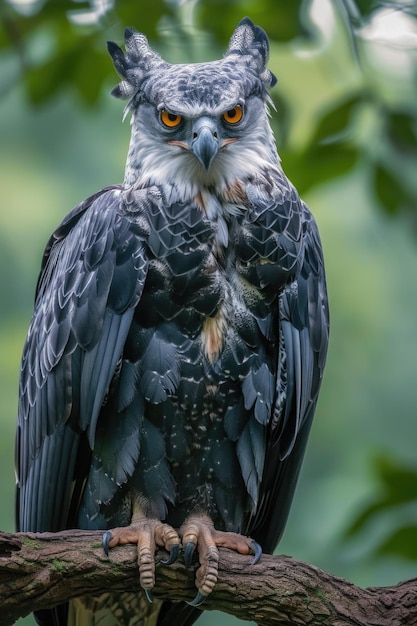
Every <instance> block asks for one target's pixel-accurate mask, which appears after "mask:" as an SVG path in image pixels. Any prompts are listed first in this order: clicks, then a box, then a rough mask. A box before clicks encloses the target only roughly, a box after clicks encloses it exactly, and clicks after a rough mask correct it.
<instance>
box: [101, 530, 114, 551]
mask: <svg viewBox="0 0 417 626" xmlns="http://www.w3.org/2000/svg"><path fill="white" fill-rule="evenodd" d="M112 537H113V535H112V532H111V530H106V532H105V533H104V534H103V539H102V540H101V544H102V546H103V550H104V552H105V553H106V556H109V543H110V541H111V538H112Z"/></svg>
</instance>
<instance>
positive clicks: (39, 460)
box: [16, 187, 147, 531]
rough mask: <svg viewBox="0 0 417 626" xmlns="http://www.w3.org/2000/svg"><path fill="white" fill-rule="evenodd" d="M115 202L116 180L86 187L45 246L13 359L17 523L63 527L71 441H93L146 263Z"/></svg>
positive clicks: (75, 473) (73, 472) (72, 467)
mask: <svg viewBox="0 0 417 626" xmlns="http://www.w3.org/2000/svg"><path fill="white" fill-rule="evenodd" d="M119 203H120V189H119V188H117V187H111V188H106V189H104V190H102V191H101V192H99V193H98V194H95V195H94V196H92V197H91V198H89V199H88V200H86V201H85V202H84V203H82V204H81V205H79V206H78V207H76V208H75V209H74V210H73V211H72V212H71V213H70V214H69V215H68V216H67V217H66V218H65V219H64V221H63V222H62V223H61V225H60V226H59V227H58V229H57V230H56V231H55V233H54V234H53V235H52V237H51V238H50V240H49V242H48V245H47V247H46V250H45V254H44V259H43V263H42V269H41V274H40V277H39V280H38V285H37V296H36V301H35V311H34V315H33V319H32V323H31V326H30V329H29V333H28V337H27V340H26V344H25V347H24V350H23V356H22V365H21V377H20V400H19V416H18V432H17V438H16V469H17V477H18V488H17V524H18V528H19V529H20V530H24V531H28V530H31V531H44V530H59V529H61V528H64V527H65V526H66V524H68V515H69V511H70V508H71V494H72V492H73V489H74V480H75V479H76V478H77V479H78V480H80V481H84V480H85V476H82V475H81V474H82V472H81V470H80V469H79V467H78V465H79V463H80V462H81V461H82V459H80V458H79V454H81V452H80V450H81V449H82V450H83V451H84V452H83V454H84V455H85V454H87V455H88V454H90V453H91V452H90V453H89V452H88V446H85V444H84V440H83V437H84V436H85V435H84V433H87V434H88V442H89V445H90V448H93V446H94V439H95V432H96V425H97V417H98V414H99V411H100V408H101V406H102V404H103V401H104V399H105V396H106V393H107V391H108V388H109V385H110V384H111V380H112V377H113V375H114V373H115V370H116V368H117V363H118V361H119V359H120V357H121V354H122V351H123V346H124V343H125V340H126V336H127V334H128V332H129V328H130V325H131V321H132V317H133V312H134V308H135V306H136V304H137V302H138V299H139V297H140V294H141V290H142V288H143V284H144V280H145V276H146V268H147V261H146V258H145V253H144V250H143V248H141V244H140V242H139V241H138V238H137V236H136V235H134V234H133V232H132V231H131V229H130V222H129V221H128V220H127V219H126V218H125V217H123V216H121V215H120V214H119V212H118V207H119ZM81 446H82V448H81ZM75 492H76V493H77V497H78V498H79V488H78V489H75Z"/></svg>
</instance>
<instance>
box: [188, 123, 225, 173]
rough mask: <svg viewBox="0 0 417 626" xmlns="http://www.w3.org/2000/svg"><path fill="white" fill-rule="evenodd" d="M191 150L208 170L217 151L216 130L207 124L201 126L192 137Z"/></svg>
mask: <svg viewBox="0 0 417 626" xmlns="http://www.w3.org/2000/svg"><path fill="white" fill-rule="evenodd" d="M191 150H192V152H193V153H194V154H195V156H196V157H197V159H198V160H199V161H200V163H201V165H202V166H203V167H204V169H205V170H206V172H208V171H209V169H210V167H211V164H212V163H213V160H214V158H215V156H216V154H217V153H218V151H219V139H218V137H217V132H216V131H215V130H212V128H210V127H208V126H203V127H202V128H201V129H200V131H199V132H198V134H197V136H196V137H195V139H193V142H192V144H191Z"/></svg>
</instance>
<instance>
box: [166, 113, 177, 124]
mask: <svg viewBox="0 0 417 626" xmlns="http://www.w3.org/2000/svg"><path fill="white" fill-rule="evenodd" d="M177 118H178V115H174V113H168V119H169V121H170V122H176V121H177Z"/></svg>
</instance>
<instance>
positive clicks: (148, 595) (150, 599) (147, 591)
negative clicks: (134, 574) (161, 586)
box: [143, 589, 153, 604]
mask: <svg viewBox="0 0 417 626" xmlns="http://www.w3.org/2000/svg"><path fill="white" fill-rule="evenodd" d="M143 591H144V592H145V596H146V599H147V601H148V602H149V604H152V602H153V594H152V591H151V590H150V589H144V590H143Z"/></svg>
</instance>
